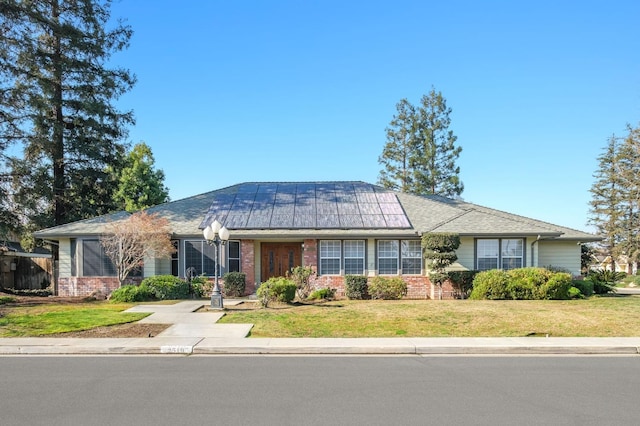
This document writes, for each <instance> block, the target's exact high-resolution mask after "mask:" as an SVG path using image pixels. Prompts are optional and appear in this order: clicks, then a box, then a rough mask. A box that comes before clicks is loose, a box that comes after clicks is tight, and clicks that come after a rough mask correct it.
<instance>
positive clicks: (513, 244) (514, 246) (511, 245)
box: [500, 239, 524, 269]
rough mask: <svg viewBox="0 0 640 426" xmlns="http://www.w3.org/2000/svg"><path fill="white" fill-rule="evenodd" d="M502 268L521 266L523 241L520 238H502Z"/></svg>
mask: <svg viewBox="0 0 640 426" xmlns="http://www.w3.org/2000/svg"><path fill="white" fill-rule="evenodd" d="M500 254H501V256H502V269H515V268H522V266H523V262H522V260H523V257H524V256H523V254H524V242H523V241H522V240H521V239H511V240H502V250H500Z"/></svg>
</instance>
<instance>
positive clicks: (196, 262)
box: [184, 240, 219, 276]
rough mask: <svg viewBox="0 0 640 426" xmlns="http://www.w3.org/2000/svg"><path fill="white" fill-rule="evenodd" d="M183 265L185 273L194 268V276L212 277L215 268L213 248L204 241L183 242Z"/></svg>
mask: <svg viewBox="0 0 640 426" xmlns="http://www.w3.org/2000/svg"><path fill="white" fill-rule="evenodd" d="M184 265H185V271H186V270H187V269H189V268H195V270H196V275H201V274H204V275H207V276H214V274H215V267H216V261H215V247H214V246H211V245H209V244H207V243H206V242H205V241H197V240H196V241H185V242H184ZM218 272H219V271H218Z"/></svg>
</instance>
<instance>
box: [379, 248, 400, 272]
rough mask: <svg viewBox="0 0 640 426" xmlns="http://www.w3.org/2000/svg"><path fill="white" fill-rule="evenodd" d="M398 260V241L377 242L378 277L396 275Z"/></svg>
mask: <svg viewBox="0 0 640 426" xmlns="http://www.w3.org/2000/svg"><path fill="white" fill-rule="evenodd" d="M398 258H399V250H398V241H378V273H379V274H380V275H396V274H397V273H398Z"/></svg>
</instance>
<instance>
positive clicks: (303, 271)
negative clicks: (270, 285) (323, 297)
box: [289, 266, 315, 300]
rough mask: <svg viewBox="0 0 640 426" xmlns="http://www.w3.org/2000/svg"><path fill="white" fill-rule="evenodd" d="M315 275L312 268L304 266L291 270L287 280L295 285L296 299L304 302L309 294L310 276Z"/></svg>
mask: <svg viewBox="0 0 640 426" xmlns="http://www.w3.org/2000/svg"><path fill="white" fill-rule="evenodd" d="M313 274H315V272H314V271H313V269H312V268H310V267H305V266H296V267H295V268H293V269H291V272H290V273H289V278H291V280H292V281H293V282H294V283H295V284H296V291H297V292H298V298H300V300H304V299H306V298H307V297H309V293H311V276H312V275H313Z"/></svg>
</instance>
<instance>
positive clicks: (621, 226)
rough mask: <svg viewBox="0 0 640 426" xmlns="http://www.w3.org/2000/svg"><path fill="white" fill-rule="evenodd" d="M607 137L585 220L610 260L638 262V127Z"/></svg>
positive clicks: (639, 165) (639, 159) (639, 178)
mask: <svg viewBox="0 0 640 426" xmlns="http://www.w3.org/2000/svg"><path fill="white" fill-rule="evenodd" d="M627 132H628V133H627V135H626V136H625V137H624V138H618V137H616V136H615V135H614V136H611V137H610V138H609V140H608V142H607V146H606V147H605V148H604V150H603V152H602V154H601V155H600V156H599V157H598V169H597V170H596V171H595V173H594V178H595V181H594V182H593V184H592V186H591V190H590V192H591V201H590V203H589V204H590V210H589V223H590V224H592V225H594V226H595V227H596V232H597V234H598V235H599V236H601V237H602V238H603V239H604V246H605V249H606V251H607V252H608V254H609V255H610V256H611V258H612V261H613V260H614V259H615V258H617V257H618V256H620V255H625V256H628V258H629V260H630V261H631V262H636V263H637V262H640V127H636V128H634V127H632V126H627Z"/></svg>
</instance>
